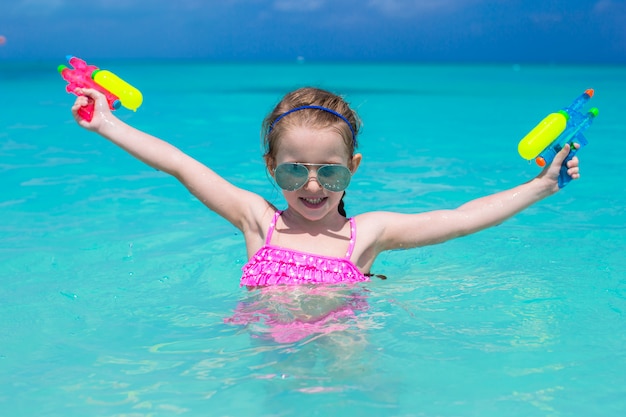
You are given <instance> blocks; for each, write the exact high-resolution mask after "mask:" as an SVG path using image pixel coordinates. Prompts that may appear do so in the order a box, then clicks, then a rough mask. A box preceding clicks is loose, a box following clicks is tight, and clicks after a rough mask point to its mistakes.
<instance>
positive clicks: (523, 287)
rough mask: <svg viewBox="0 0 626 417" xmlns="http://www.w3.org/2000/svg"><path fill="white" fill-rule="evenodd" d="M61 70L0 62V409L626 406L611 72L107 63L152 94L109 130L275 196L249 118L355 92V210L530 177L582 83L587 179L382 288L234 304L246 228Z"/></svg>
mask: <svg viewBox="0 0 626 417" xmlns="http://www.w3.org/2000/svg"><path fill="white" fill-rule="evenodd" d="M59 63H62V62H55V63H45V64H44V63H41V64H23V65H21V64H0V95H1V98H2V101H1V103H2V104H0V106H2V117H0V158H1V159H0V172H1V173H2V184H3V186H2V189H3V193H2V197H1V198H0V218H1V219H2V221H1V223H0V277H1V278H2V284H1V285H0V337H1V339H0V340H1V343H0V408H2V410H3V415H7V416H44V415H45V416H64V417H68V416H173V415H181V416H206V415H211V416H251V415H255V416H289V415H306V416H309V415H310V416H318V415H319V416H329V415H359V416H483V417H484V416H503V415H506V416H524V417H528V416H581V415H602V416H622V415H623V414H624V412H625V411H626V380H625V377H624V375H626V358H625V354H624V348H625V347H626V332H625V330H626V327H625V326H626V316H625V315H626V261H625V257H624V246H625V242H626V236H625V229H626V227H625V225H626V213H625V208H624V207H625V206H626V196H625V193H624V186H623V180H622V164H621V163H622V160H623V157H622V151H621V149H620V147H619V144H620V143H621V141H623V138H624V137H625V135H626V121H625V120H626V119H624V117H623V109H624V104H625V103H624V97H626V69H625V68H623V67H591V66H590V67H558V66H554V67H527V66H516V67H511V66H420V65H382V64H381V65H356V64H355V65H322V64H309V63H305V64H280V65H279V64H276V65H271V64H258V65H243V64H241V65H234V64H233V65H227V64H219V65H218V64H207V63H129V62H98V63H97V64H98V65H100V66H102V67H108V68H110V69H111V70H113V71H114V72H116V73H118V74H119V75H120V76H122V77H123V78H126V79H128V80H129V81H131V82H132V83H133V84H135V85H137V86H138V87H139V88H140V89H141V90H142V92H143V93H144V96H145V102H144V105H143V106H142V107H141V108H140V109H139V111H138V112H137V113H132V112H130V111H127V110H125V109H122V110H120V111H118V114H119V116H120V117H121V118H123V119H125V120H127V121H129V122H130V123H132V124H133V125H135V126H137V127H139V128H141V129H144V130H147V131H149V132H151V133H154V134H156V135H157V136H160V137H162V138H165V139H167V140H168V141H170V142H172V143H173V144H175V145H176V146H178V147H180V148H182V149H183V150H185V151H186V152H188V153H190V154H192V155H193V156H195V157H196V158H198V159H200V160H201V161H203V162H205V163H206V164H208V165H209V166H211V167H213V168H214V169H216V170H217V171H218V172H220V173H221V174H222V175H224V176H225V177H226V178H228V179H229V180H231V181H233V182H234V183H236V184H238V185H241V186H244V187H246V188H248V189H251V190H254V191H256V192H259V193H261V194H263V195H264V196H266V197H267V198H268V199H269V200H271V201H273V202H275V203H276V204H277V205H278V206H282V205H283V203H282V197H281V194H280V192H279V191H278V190H277V189H275V188H274V187H273V186H272V185H271V183H270V182H269V180H268V178H267V176H266V174H265V173H264V171H263V164H262V161H261V157H260V153H261V150H260V144H259V126H260V123H261V121H262V119H263V117H264V116H265V114H266V112H268V111H269V110H270V109H271V108H272V106H273V105H274V104H275V102H276V101H277V100H278V99H279V98H280V97H281V96H282V95H283V94H284V93H285V92H287V91H289V90H291V89H293V88H296V87H299V86H302V85H316V86H321V87H324V88H329V89H332V90H334V91H337V92H340V93H342V94H344V95H345V96H346V97H347V99H348V100H349V101H350V102H351V103H352V104H353V106H354V107H355V108H356V109H358V111H359V112H360V115H361V117H362V119H363V121H364V128H363V132H362V136H361V148H360V149H361V151H362V152H363V154H364V162H363V164H362V165H361V168H360V169H359V172H358V173H357V175H356V176H355V178H354V180H353V183H352V184H351V186H350V189H349V191H348V194H347V197H346V208H347V211H348V214H350V215H354V214H358V213H360V212H364V211H369V210H377V209H388V210H396V211H402V212H412V211H424V210H431V209H436V208H451V207H455V206H458V205H460V204H462V203H463V202H465V201H467V200H469V199H472V198H475V197H478V196H481V195H484V194H487V193H492V192H495V191H498V190H501V189H504V188H507V187H511V186H513V185H516V184H518V183H521V182H524V181H526V180H527V179H529V178H531V177H532V176H533V175H535V174H536V173H537V172H538V169H537V168H536V167H535V166H533V165H529V164H528V163H526V162H525V161H523V160H522V159H521V158H519V156H518V155H517V151H516V148H517V142H518V141H519V139H520V138H521V137H522V136H523V135H524V134H525V133H526V131H528V130H529V129H530V128H532V127H533V126H534V124H535V123H537V122H538V121H539V120H541V118H543V117H544V116H545V115H546V114H547V113H548V112H550V111H553V110H555V109H558V108H560V107H562V106H564V105H567V104H569V103H570V102H571V100H573V99H574V98H575V97H576V96H577V95H578V94H580V93H581V92H582V91H583V90H584V89H586V88H590V87H592V88H595V89H596V96H595V97H594V98H593V105H595V106H597V107H599V108H600V115H599V117H598V119H597V121H596V122H595V123H594V125H593V126H592V128H591V129H590V131H589V132H588V133H587V137H588V139H589V140H590V144H589V146H588V147H587V148H585V149H584V150H583V151H581V153H580V156H581V160H582V163H581V164H582V165H581V171H582V176H583V178H582V179H581V181H577V182H574V183H572V184H570V185H569V186H568V187H566V188H565V189H564V190H563V191H562V192H561V193H559V194H558V195H556V196H553V197H551V198H550V199H548V200H545V201H543V202H540V203H539V204H537V205H535V206H534V207H532V208H530V209H529V210H527V211H525V212H524V213H521V214H519V215H518V216H516V217H514V218H513V219H511V220H509V221H508V222H506V223H504V224H502V225H500V226H498V227H495V228H493V229H490V230H487V231H484V232H481V233H479V234H476V235H473V236H469V237H465V238H462V239H458V240H456V241H452V242H448V243H446V244H443V245H438V246H432V247H427V248H422V249H417V250H411V251H398V252H390V253H386V254H383V255H382V256H381V257H380V258H379V259H378V261H377V263H376V264H375V266H374V270H373V272H376V273H383V274H385V275H387V276H388V279H387V280H386V281H382V280H378V279H374V280H373V281H372V282H370V283H367V284H364V285H361V286H359V287H355V288H317V289H307V288H291V289H281V290H279V291H263V292H260V291H253V292H248V291H246V290H244V289H240V288H239V285H238V279H239V276H240V268H241V266H242V265H243V263H244V262H245V260H246V259H245V248H244V244H243V240H242V238H241V236H240V235H239V233H238V232H237V231H236V230H235V229H234V228H232V227H231V226H230V225H229V224H227V223H226V222H225V221H224V220H222V219H221V218H219V217H217V216H216V215H214V214H213V213H211V212H209V211H207V210H206V209H205V208H204V207H203V206H202V205H201V204H200V203H199V202H197V201H196V200H194V199H193V198H192V197H191V196H190V195H189V194H188V193H187V192H186V190H185V189H184V188H183V187H181V186H180V185H179V184H178V183H177V182H176V181H175V180H173V179H172V178H169V177H167V176H165V175H164V174H162V173H159V172H156V171H154V170H152V169H150V168H149V167H146V166H145V165H143V164H141V163H140V162H138V161H136V160H134V159H133V158H131V157H130V156H128V155H126V154H125V153H124V152H122V151H121V150H119V149H117V148H115V147H114V146H113V145H111V144H110V143H108V142H106V141H105V140H103V139H101V138H99V137H98V136H96V135H94V134H91V133H89V132H86V131H83V130H82V129H80V128H78V127H77V126H76V125H75V123H74V122H73V119H72V117H71V115H70V113H69V107H70V104H71V103H72V101H73V97H72V96H69V95H68V94H65V93H64V91H63V86H64V82H63V80H61V78H60V77H59V76H58V75H57V73H56V71H55V68H56V65H57V64H59ZM329 311H332V312H334V314H330V315H326V313H327V312H329ZM307 320H308V321H307ZM303 321H307V323H305V324H306V325H300V326H295V325H294V322H295V323H300V324H302V322H303Z"/></svg>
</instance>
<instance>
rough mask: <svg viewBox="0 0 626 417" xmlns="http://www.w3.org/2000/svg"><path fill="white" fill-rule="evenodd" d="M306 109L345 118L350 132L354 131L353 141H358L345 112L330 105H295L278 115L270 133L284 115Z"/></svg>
mask: <svg viewBox="0 0 626 417" xmlns="http://www.w3.org/2000/svg"><path fill="white" fill-rule="evenodd" d="M305 109H317V110H322V111H325V112H327V113H330V114H334V115H335V116H337V117H339V118H340V119H341V120H343V121H344V122H346V124H347V125H348V127H349V128H350V132H352V142H353V143H356V133H355V132H354V128H353V127H352V124H351V123H350V122H349V121H348V119H346V117H345V116H344V115H343V114H341V113H337V112H336V111H334V110H332V109H329V108H328V107H323V106H313V105H310V106H300V107H294V108H293V109H291V110H287V111H286V112H284V113H283V114H281V115H280V116H278V117H277V118H276V119H275V120H274V121H273V122H272V124H271V125H270V128H269V130H268V133H269V132H271V131H272V129H274V126H275V125H276V123H278V122H279V121H280V119H282V118H283V117H285V116H287V115H289V114H291V113H294V112H297V111H299V110H305Z"/></svg>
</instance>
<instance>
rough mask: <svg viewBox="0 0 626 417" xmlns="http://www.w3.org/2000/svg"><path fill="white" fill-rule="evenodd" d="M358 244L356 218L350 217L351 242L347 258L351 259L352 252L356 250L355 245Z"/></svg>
mask: <svg viewBox="0 0 626 417" xmlns="http://www.w3.org/2000/svg"><path fill="white" fill-rule="evenodd" d="M355 244H356V220H354V217H350V244H349V245H348V251H347V252H346V258H347V259H350V257H351V256H352V252H353V251H354V245H355Z"/></svg>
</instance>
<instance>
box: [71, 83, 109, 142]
mask: <svg viewBox="0 0 626 417" xmlns="http://www.w3.org/2000/svg"><path fill="white" fill-rule="evenodd" d="M76 93H77V94H78V97H76V101H74V105H73V106H72V114H73V115H74V119H75V120H76V123H78V124H79V125H80V126H81V127H84V128H85V129H88V130H91V131H94V132H99V131H100V130H101V129H102V127H103V126H104V125H105V123H106V121H107V120H110V119H111V118H112V117H113V114H112V113H111V110H110V109H109V104H108V102H107V99H106V97H105V96H104V94H102V93H100V92H99V91H97V90H93V89H91V88H78V89H76ZM90 101H92V102H93V103H94V110H93V118H92V119H91V121H87V120H85V119H83V118H82V117H81V116H80V115H79V114H78V111H79V110H80V108H81V107H84V106H87V105H88V104H89V102H90Z"/></svg>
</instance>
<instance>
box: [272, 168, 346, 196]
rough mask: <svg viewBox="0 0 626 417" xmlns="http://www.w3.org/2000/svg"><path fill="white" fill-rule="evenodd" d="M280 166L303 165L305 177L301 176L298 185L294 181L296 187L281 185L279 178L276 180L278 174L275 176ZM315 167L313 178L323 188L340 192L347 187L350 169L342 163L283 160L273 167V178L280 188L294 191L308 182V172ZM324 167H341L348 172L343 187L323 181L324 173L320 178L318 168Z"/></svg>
mask: <svg viewBox="0 0 626 417" xmlns="http://www.w3.org/2000/svg"><path fill="white" fill-rule="evenodd" d="M281 166H296V167H304V168H306V170H307V175H306V177H303V178H302V180H303V181H302V184H300V185H298V183H297V182H296V183H295V185H297V186H296V187H283V185H284V184H283V185H281V184H280V182H281V181H280V180H278V177H280V174H279V175H278V176H277V175H276V171H277V170H278V169H279V168H280V167H281ZM312 167H315V168H316V173H315V180H316V181H317V182H318V184H320V185H321V186H322V187H323V188H324V189H326V190H328V191H331V192H336V193H338V192H341V191H344V190H345V189H346V188H348V185H350V180H351V179H352V171H350V169H349V168H348V167H347V166H345V165H342V164H307V163H303V162H285V163H282V164H279V165H277V166H276V168H274V180H275V181H276V184H278V186H279V187H280V188H282V189H283V190H285V191H296V190H299V189H300V188H302V187H304V185H305V184H306V183H308V182H309V179H310V174H311V168H312ZM325 167H341V168H344V169H345V171H347V172H348V175H347V180H346V184H345V187H343V188H337V187H333V185H332V184H330V183H329V182H327V181H324V175H322V178H321V179H320V177H319V172H320V170H323V169H324V168H325ZM342 178H343V176H342Z"/></svg>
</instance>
